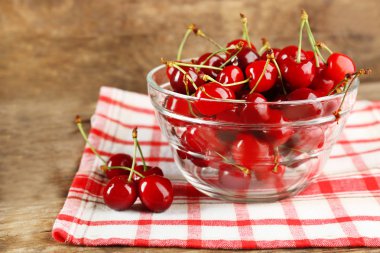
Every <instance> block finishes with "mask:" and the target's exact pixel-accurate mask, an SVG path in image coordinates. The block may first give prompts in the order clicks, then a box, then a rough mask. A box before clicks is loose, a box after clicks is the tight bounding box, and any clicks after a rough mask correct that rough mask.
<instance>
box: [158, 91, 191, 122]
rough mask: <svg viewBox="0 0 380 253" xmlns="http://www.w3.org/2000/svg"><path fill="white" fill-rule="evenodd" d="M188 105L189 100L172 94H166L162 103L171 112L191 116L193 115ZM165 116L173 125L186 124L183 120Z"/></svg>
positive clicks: (189, 103) (189, 104)
mask: <svg viewBox="0 0 380 253" xmlns="http://www.w3.org/2000/svg"><path fill="white" fill-rule="evenodd" d="M190 106H191V102H189V101H187V100H185V99H183V98H176V97H172V96H168V97H167V98H166V100H165V103H164V107H165V108H166V109H167V110H168V111H170V112H173V113H175V114H177V115H181V116H186V117H190V118H193V115H192V114H191V112H190ZM166 117H167V120H168V122H169V123H170V124H172V125H174V126H183V125H185V124H186V123H185V122H184V121H183V120H179V119H174V118H171V117H169V116H166Z"/></svg>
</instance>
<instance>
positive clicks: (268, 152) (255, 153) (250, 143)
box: [231, 133, 273, 170]
mask: <svg viewBox="0 0 380 253" xmlns="http://www.w3.org/2000/svg"><path fill="white" fill-rule="evenodd" d="M231 152H232V156H233V158H234V160H235V162H236V163H237V164H240V165H243V166H245V167H247V168H248V169H252V170H255V169H256V167H257V166H261V165H260V164H262V163H267V162H268V161H273V149H272V148H271V147H270V146H269V145H268V144H266V143H263V142H261V141H259V140H258V139H257V138H256V137H255V136H253V135H252V134H250V133H241V134H239V135H237V136H236V140H235V142H234V143H233V144H232V148H231Z"/></svg>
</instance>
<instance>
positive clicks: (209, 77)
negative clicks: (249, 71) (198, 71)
mask: <svg viewBox="0 0 380 253" xmlns="http://www.w3.org/2000/svg"><path fill="white" fill-rule="evenodd" d="M200 77H201V78H202V80H203V81H206V82H207V81H211V82H214V83H217V84H220V85H222V86H225V87H230V86H236V85H240V84H245V83H248V82H249V80H251V78H247V79H245V80H243V81H240V82H235V83H221V82H218V81H217V80H215V79H214V78H212V77H211V76H209V75H206V74H202V75H201V76H200Z"/></svg>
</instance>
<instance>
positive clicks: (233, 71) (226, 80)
mask: <svg viewBox="0 0 380 253" xmlns="http://www.w3.org/2000/svg"><path fill="white" fill-rule="evenodd" d="M241 22H242V27H243V38H242V39H235V40H233V41H231V42H229V43H227V45H226V46H225V47H224V46H222V45H220V44H219V43H217V42H216V41H215V40H213V39H212V38H210V37H209V36H207V35H206V34H205V33H204V32H203V31H202V30H201V29H199V28H197V27H196V26H195V25H193V24H191V25H189V26H188V28H187V31H186V33H185V35H184V37H183V40H182V42H181V44H180V46H179V49H178V53H177V59H176V60H175V61H166V60H164V59H162V62H163V63H164V64H166V66H167V68H166V74H167V76H168V78H169V81H170V86H171V88H172V90H173V91H175V92H177V93H180V94H184V95H188V96H192V97H194V98H199V99H184V98H183V97H175V96H168V97H167V99H166V100H165V102H164V105H163V106H164V107H166V109H168V110H169V111H171V112H174V113H175V114H179V115H183V116H186V117H191V118H196V117H198V118H201V119H207V120H213V121H223V122H232V123H248V124H271V125H277V126H282V124H283V123H286V122H291V121H298V120H309V119H315V118H317V117H320V116H332V115H334V116H335V119H336V120H339V116H340V113H341V107H342V105H343V102H344V99H345V97H346V95H347V91H348V90H350V87H351V85H352V84H353V83H354V82H353V81H354V80H355V79H356V78H357V77H359V76H360V75H363V74H367V73H368V72H369V70H364V69H360V70H359V71H356V66H355V64H354V62H353V60H352V59H351V58H350V57H348V56H347V55H344V54H342V53H337V52H332V51H331V50H330V49H329V48H328V47H327V46H326V44H325V43H322V42H317V41H316V40H315V38H314V36H313V33H312V31H311V28H310V24H309V20H308V15H307V13H306V12H305V11H304V10H303V11H302V12H301V22H300V31H299V41H298V45H297V46H294V45H290V46H286V47H284V48H282V49H279V48H272V47H271V46H270V44H269V42H268V41H267V40H266V39H263V46H262V48H261V49H260V50H257V49H256V47H255V46H254V45H253V44H252V43H251V40H250V37H249V35H248V26H247V18H246V17H245V16H244V15H243V14H241ZM305 31H306V33H307V37H308V41H309V42H310V45H311V50H310V51H304V50H303V49H302V38H303V33H304V32H305ZM191 34H195V35H197V36H199V37H202V38H204V39H206V40H207V41H209V42H211V43H212V44H214V45H215V46H216V47H217V48H218V49H217V50H216V51H215V52H208V53H205V54H203V55H201V56H200V57H199V58H198V59H193V60H191V61H184V60H182V58H181V55H182V51H183V48H184V45H185V44H186V41H187V39H188V37H189V36H190V35H191ZM322 50H324V51H325V52H324V54H326V53H327V54H328V57H327V59H325V57H324V54H322ZM337 93H344V95H343V98H341V97H338V98H339V99H336V100H332V101H328V102H326V103H322V102H321V103H315V104H314V103H313V102H311V103H308V104H307V105H302V106H292V107H290V106H288V107H286V106H284V107H282V109H279V108H276V106H270V105H268V104H266V103H264V102H281V101H295V100H307V101H313V100H315V99H317V98H319V97H324V96H330V95H334V94H337ZM218 100H223V101H222V102H221V101H218ZM229 100H234V101H235V100H241V101H247V102H248V103H239V105H241V106H239V107H237V106H236V105H237V103H233V102H231V103H229V102H228V101H229ZM215 101H216V102H215ZM167 120H168V122H169V123H170V124H171V125H172V126H174V127H178V126H179V127H183V128H185V131H184V132H183V133H182V135H181V136H179V137H180V141H181V143H182V146H183V147H184V148H185V150H188V151H191V152H193V153H198V154H207V152H213V155H215V154H216V156H220V160H224V161H226V160H228V159H227V158H226V156H231V157H232V160H231V161H229V162H228V163H226V164H227V165H226V166H222V167H223V168H219V169H220V173H219V177H220V178H219V179H220V180H219V181H220V182H224V184H226V185H229V184H231V182H233V180H231V178H234V177H235V178H236V177H239V178H244V179H247V180H245V181H244V180H243V181H244V182H248V181H249V177H250V174H251V172H254V174H255V176H256V178H257V179H259V180H260V179H265V178H268V175H269V174H268V173H269V172H274V173H275V174H279V173H283V170H284V168H283V166H281V165H280V163H279V162H278V161H279V160H280V159H281V158H279V153H281V152H282V151H284V152H285V153H286V152H289V150H300V151H302V152H309V151H312V150H313V149H318V148H322V146H323V144H324V143H323V142H324V131H325V129H324V128H323V127H320V126H310V127H308V128H305V129H291V128H289V127H283V128H282V127H280V128H277V129H274V130H272V129H269V130H268V129H264V130H262V131H257V132H255V133H253V134H252V131H251V132H238V131H235V132H236V133H235V134H234V133H232V132H233V131H224V130H218V129H216V128H213V127H210V126H203V125H202V126H197V125H189V123H188V122H186V121H182V120H179V119H174V118H170V117H167ZM215 129H216V130H215ZM231 133H232V134H231ZM282 147H285V149H284V150H281V148H282ZM177 153H178V155H179V157H180V158H181V159H189V160H191V162H192V163H193V164H195V165H197V166H200V167H207V166H209V165H210V163H211V162H212V161H208V160H206V159H202V158H201V157H195V156H192V155H191V154H189V153H188V152H186V151H181V150H179V151H177ZM205 157H207V155H205ZM262 158H265V159H268V160H272V161H273V165H272V166H269V168H263V167H260V160H261V159H262ZM218 164H219V165H220V164H223V162H219V163H218ZM219 167H220V166H219ZM236 168H238V170H237V169H236ZM243 181H242V180H240V182H239V184H240V185H233V188H241V187H243V188H244V186H242V185H244V183H241V182H243ZM245 185H248V183H246V184H245Z"/></svg>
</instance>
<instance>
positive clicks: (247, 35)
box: [240, 13, 252, 48]
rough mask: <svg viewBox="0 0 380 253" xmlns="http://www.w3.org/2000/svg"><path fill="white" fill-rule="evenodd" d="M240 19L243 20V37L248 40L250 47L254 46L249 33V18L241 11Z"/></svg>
mask: <svg viewBox="0 0 380 253" xmlns="http://www.w3.org/2000/svg"><path fill="white" fill-rule="evenodd" d="M240 21H241V24H242V25H243V39H245V40H246V41H247V43H248V47H250V48H252V45H251V40H250V39H249V34H248V19H247V17H246V16H245V15H244V14H243V13H240Z"/></svg>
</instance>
